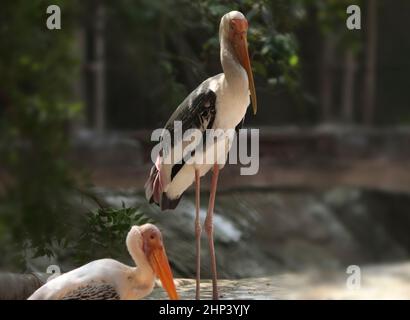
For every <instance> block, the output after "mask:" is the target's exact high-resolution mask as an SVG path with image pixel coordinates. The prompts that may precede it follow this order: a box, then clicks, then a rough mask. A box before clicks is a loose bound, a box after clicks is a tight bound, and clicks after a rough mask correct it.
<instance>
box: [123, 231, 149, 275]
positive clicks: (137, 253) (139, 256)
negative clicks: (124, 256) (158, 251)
mask: <svg viewBox="0 0 410 320" xmlns="http://www.w3.org/2000/svg"><path fill="white" fill-rule="evenodd" d="M127 248H128V252H129V254H130V255H131V257H132V259H133V260H134V262H135V265H136V266H137V268H136V269H135V275H136V277H135V280H136V281H141V280H144V281H146V280H148V281H149V279H151V278H152V281H153V280H154V279H155V275H154V271H153V270H152V268H151V265H150V264H149V262H148V260H147V257H146V255H145V253H144V251H143V250H142V248H141V246H140V244H139V242H138V241H137V240H136V239H134V237H133V236H128V237H127Z"/></svg>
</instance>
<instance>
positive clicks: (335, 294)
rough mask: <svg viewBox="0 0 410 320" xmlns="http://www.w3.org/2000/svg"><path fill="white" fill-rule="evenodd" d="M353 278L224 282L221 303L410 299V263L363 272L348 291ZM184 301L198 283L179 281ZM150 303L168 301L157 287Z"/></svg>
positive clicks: (310, 274) (291, 276)
mask: <svg viewBox="0 0 410 320" xmlns="http://www.w3.org/2000/svg"><path fill="white" fill-rule="evenodd" d="M349 276H350V275H349V274H347V273H346V272H345V271H344V270H341V271H340V272H337V271H332V272H325V271H322V272H320V271H307V272H305V273H285V274H282V275H276V276H270V277H260V278H248V279H240V280H221V281H220V282H219V287H220V296H221V299H227V300H230V299H262V300H265V299H268V300H269V299H342V300H344V299H348V300H350V299H353V300H355V299H376V300H378V299H410V262H407V263H397V264H386V265H378V266H367V267H363V268H361V285H360V288H359V287H357V288H355V289H348V288H347V286H346V281H347V279H348V277H349ZM176 281H177V283H178V291H179V293H180V296H181V299H193V297H194V296H195V281H194V280H191V279H178V280H176ZM211 292H212V287H211V282H210V281H209V280H205V281H202V292H201V297H202V299H210V298H211V295H212V294H211ZM148 299H166V294H165V293H164V291H163V290H162V288H160V287H156V288H155V289H154V292H153V293H152V294H151V295H150V296H149V297H148Z"/></svg>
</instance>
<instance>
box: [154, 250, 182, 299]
mask: <svg viewBox="0 0 410 320" xmlns="http://www.w3.org/2000/svg"><path fill="white" fill-rule="evenodd" d="M148 259H149V261H150V264H151V266H152V268H153V269H154V272H155V274H156V275H157V276H158V278H159V280H160V281H161V284H162V287H163V288H164V289H165V291H166V292H167V293H168V296H169V298H170V299H171V300H178V299H179V296H178V293H177V290H176V288H175V284H174V277H173V276H172V271H171V267H170V266H169V262H168V258H167V254H166V253H165V249H164V247H163V246H160V247H156V248H153V249H152V251H151V252H150V255H149V258H148Z"/></svg>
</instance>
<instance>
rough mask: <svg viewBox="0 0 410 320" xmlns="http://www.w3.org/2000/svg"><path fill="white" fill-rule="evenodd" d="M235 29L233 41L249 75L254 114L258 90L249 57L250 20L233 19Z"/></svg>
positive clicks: (254, 112)
mask: <svg viewBox="0 0 410 320" xmlns="http://www.w3.org/2000/svg"><path fill="white" fill-rule="evenodd" d="M231 23H232V27H233V31H232V33H231V42H232V44H233V47H234V49H235V53H236V56H237V57H238V60H239V63H240V64H241V65H242V67H243V68H244V69H245V71H246V73H247V75H248V82H249V91H250V94H251V102H252V108H253V114H256V111H257V109H258V107H257V102H256V90H255V83H254V81H253V74H252V67H251V61H250V59H249V52H248V41H247V37H246V32H247V30H248V22H247V21H246V20H244V19H232V20H231Z"/></svg>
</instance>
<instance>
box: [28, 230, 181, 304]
mask: <svg viewBox="0 0 410 320" xmlns="http://www.w3.org/2000/svg"><path fill="white" fill-rule="evenodd" d="M126 244H127V248H128V251H129V253H130V255H131V257H132V258H133V260H134V262H135V264H136V265H137V267H129V266H126V265H124V264H122V263H120V262H118V261H116V260H112V259H101V260H96V261H93V262H90V263H88V264H86V265H84V266H82V267H80V268H77V269H74V270H72V271H70V272H67V273H64V274H63V275H61V276H58V277H56V278H54V279H52V280H50V281H49V282H47V283H46V284H45V285H43V286H42V287H41V288H39V289H37V291H35V292H34V293H33V294H32V295H31V296H30V297H29V298H28V299H29V300H135V299H142V298H143V297H145V296H147V295H149V294H150V293H151V292H152V289H153V288H154V284H155V278H156V276H158V277H159V279H160V280H161V283H162V286H163V287H164V289H165V290H166V291H167V293H168V296H169V297H170V299H173V300H175V299H178V294H177V291H176V289H175V284H174V279H173V277H172V272H171V268H170V266H169V263H168V258H167V255H166V253H165V249H164V245H163V243H162V236H161V232H160V231H159V230H158V228H157V227H156V226H154V225H152V224H150V223H148V224H144V225H142V226H140V227H138V226H133V227H132V228H131V230H130V232H129V233H128V235H127V240H126Z"/></svg>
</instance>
